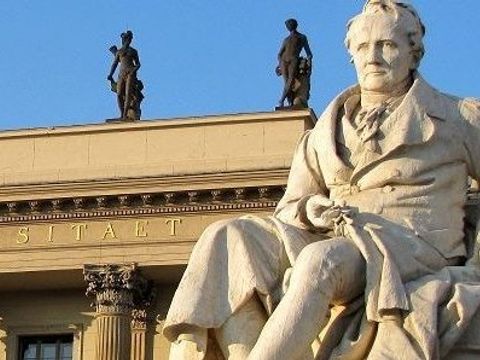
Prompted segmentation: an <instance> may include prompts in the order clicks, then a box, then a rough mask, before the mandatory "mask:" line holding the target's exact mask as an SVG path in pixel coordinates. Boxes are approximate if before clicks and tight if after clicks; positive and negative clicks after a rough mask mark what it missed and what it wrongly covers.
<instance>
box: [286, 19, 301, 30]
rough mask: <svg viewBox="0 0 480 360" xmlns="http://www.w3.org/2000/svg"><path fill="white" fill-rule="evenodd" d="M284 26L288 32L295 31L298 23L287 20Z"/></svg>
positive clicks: (293, 20)
mask: <svg viewBox="0 0 480 360" xmlns="http://www.w3.org/2000/svg"><path fill="white" fill-rule="evenodd" d="M285 26H286V27H287V30H288V31H293V30H297V27H298V22H297V20H295V19H287V21H285Z"/></svg>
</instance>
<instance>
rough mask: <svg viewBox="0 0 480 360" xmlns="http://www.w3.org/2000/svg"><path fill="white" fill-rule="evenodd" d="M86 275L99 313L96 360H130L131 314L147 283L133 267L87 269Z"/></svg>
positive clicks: (97, 315)
mask: <svg viewBox="0 0 480 360" xmlns="http://www.w3.org/2000/svg"><path fill="white" fill-rule="evenodd" d="M83 273H84V278H85V281H86V282H87V284H88V287H87V292H86V294H87V295H93V296H94V302H93V304H92V305H93V306H95V309H96V313H97V314H96V319H95V321H96V325H97V330H98V336H97V348H96V351H97V354H96V360H130V343H131V330H130V326H131V319H132V316H131V314H132V310H133V309H134V307H135V306H134V304H135V302H134V298H135V297H137V294H136V292H137V291H138V290H137V289H138V288H139V284H141V283H144V282H145V280H144V279H143V278H142V277H141V275H140V274H139V272H138V270H137V268H136V266H135V265H134V264H127V265H121V264H107V265H85V266H84V271H83Z"/></svg>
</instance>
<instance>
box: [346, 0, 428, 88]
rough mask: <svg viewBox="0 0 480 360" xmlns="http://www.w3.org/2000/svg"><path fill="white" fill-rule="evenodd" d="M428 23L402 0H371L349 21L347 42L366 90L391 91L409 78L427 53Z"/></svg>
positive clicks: (361, 83) (360, 82)
mask: <svg viewBox="0 0 480 360" xmlns="http://www.w3.org/2000/svg"><path fill="white" fill-rule="evenodd" d="M424 35H425V27H424V26H423V24H422V21H421V19H420V17H419V16H418V14H417V12H416V11H415V9H414V8H413V7H412V6H411V5H408V4H405V3H403V2H401V1H399V0H369V1H367V3H366V4H365V6H364V8H363V11H362V13H361V14H359V15H357V16H355V17H354V18H353V19H351V20H350V21H349V22H348V25H347V35H346V38H345V45H346V47H347V49H348V51H349V53H350V55H351V56H352V61H353V63H354V65H355V69H356V71H357V77H358V82H359V84H360V87H361V88H362V90H369V91H378V92H389V91H393V90H394V89H395V88H396V86H397V85H399V84H401V83H403V82H404V81H405V80H408V78H409V77H411V76H412V74H413V72H414V71H415V70H416V69H417V68H418V66H419V65H420V61H421V59H422V57H423V54H424V51H425V50H424V46H423V36H424Z"/></svg>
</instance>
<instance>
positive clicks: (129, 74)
mask: <svg viewBox="0 0 480 360" xmlns="http://www.w3.org/2000/svg"><path fill="white" fill-rule="evenodd" d="M121 38H122V47H121V48H120V49H118V48H117V47H116V46H115V45H114V46H112V47H110V51H111V52H112V54H113V56H114V61H113V64H112V68H111V70H110V74H109V75H108V77H107V80H109V81H110V84H111V88H112V91H113V92H115V93H117V101H118V107H119V109H120V119H118V120H124V121H133V120H139V119H140V116H141V110H140V103H141V102H142V100H143V94H142V90H143V83H142V82H141V81H140V80H139V79H138V78H137V71H138V69H139V68H140V60H139V57H138V52H137V50H135V49H134V48H132V47H131V46H130V44H131V42H132V40H133V33H132V32H131V31H130V30H128V31H126V32H124V33H122V35H121ZM118 64H120V72H119V74H118V80H117V81H115V80H114V79H113V74H114V73H115V70H116V69H117V66H118Z"/></svg>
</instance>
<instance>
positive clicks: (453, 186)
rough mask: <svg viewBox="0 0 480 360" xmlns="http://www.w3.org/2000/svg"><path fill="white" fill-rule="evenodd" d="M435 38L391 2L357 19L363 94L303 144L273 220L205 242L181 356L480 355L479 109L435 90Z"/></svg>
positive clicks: (181, 333) (182, 297) (171, 318)
mask: <svg viewBox="0 0 480 360" xmlns="http://www.w3.org/2000/svg"><path fill="white" fill-rule="evenodd" d="M424 34H425V29H424V26H423V24H422V22H421V20H420V18H419V16H418V14H417V12H416V11H415V10H414V8H413V7H412V6H411V5H407V4H405V3H402V2H399V1H394V0H382V1H380V0H371V1H368V2H367V3H366V5H365V7H364V9H363V12H362V13H361V14H360V15H358V16H356V17H355V18H353V19H352V20H351V21H350V22H349V24H348V30H347V36H346V41H345V43H346V46H347V48H348V51H349V52H350V54H351V56H352V59H353V63H354V65H355V69H356V72H357V77H358V85H355V86H353V87H351V88H348V89H346V90H345V91H344V92H342V93H341V94H339V95H338V96H337V97H336V98H335V99H334V100H333V101H332V103H331V104H330V105H329V106H328V108H327V109H326V110H325V112H324V113H323V115H322V116H321V118H320V119H319V121H318V123H317V125H316V127H315V128H314V129H313V130H311V131H308V132H306V133H305V134H304V136H303V137H302V139H301V141H300V143H299V145H298V148H297V150H296V153H295V155H294V159H293V163H292V167H291V172H290V176H289V179H288V185H287V189H286V192H285V195H284V197H283V198H282V199H281V201H280V203H279V204H278V206H277V209H276V210H275V213H274V215H273V216H272V217H270V218H258V217H254V216H245V217H241V218H238V219H233V220H226V221H222V222H218V223H215V224H213V225H211V226H209V227H208V228H207V229H206V230H205V232H204V233H203V234H202V236H201V238H200V239H199V241H198V243H197V244H196V245H195V248H194V250H193V253H192V256H191V258H190V262H189V264H188V267H187V269H186V272H185V274H184V276H183V278H182V280H181V282H180V284H179V287H178V289H177V292H176V294H175V296H174V299H173V301H172V305H171V307H170V310H169V313H168V315H167V319H166V322H165V326H164V334H165V335H166V337H167V338H168V339H169V340H170V341H172V347H171V359H175V360H178V359H203V358H206V357H207V358H208V359H212V358H218V359H222V358H225V359H247V358H248V359H249V360H273V359H276V360H278V359H285V360H294V359H301V360H303V359H329V358H331V359H366V358H368V359H409V360H410V359H439V358H449V359H468V358H472V359H473V358H478V357H479V356H480V354H479V350H478V349H480V347H479V344H480V339H479V336H480V335H479V334H480V315H479V314H480V310H479V306H480V263H479V258H478V257H479V254H478V250H479V247H478V242H480V240H479V239H480V236H477V238H476V239H475V238H474V239H473V240H476V241H477V244H475V241H474V242H471V241H468V239H467V238H466V237H465V236H464V235H465V234H464V217H465V215H466V214H465V210H464V206H465V203H466V191H467V179H468V176H471V177H472V178H474V179H479V178H480V156H479V154H480V103H479V102H477V101H475V100H471V99H460V98H457V97H454V96H450V95H445V94H443V93H440V92H438V91H437V90H435V89H434V88H432V87H431V86H430V85H429V84H428V83H426V81H425V80H423V79H422V77H421V76H420V74H419V73H418V71H417V69H418V66H419V64H420V61H421V59H422V56H423V54H424V46H423V36H424ZM470 240H472V239H470ZM459 343H460V345H459ZM469 356H471V357H469Z"/></svg>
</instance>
